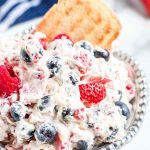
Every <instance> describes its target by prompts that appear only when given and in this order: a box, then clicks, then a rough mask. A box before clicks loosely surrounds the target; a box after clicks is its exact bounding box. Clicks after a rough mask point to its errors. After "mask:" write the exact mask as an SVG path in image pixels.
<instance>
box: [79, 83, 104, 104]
mask: <svg viewBox="0 0 150 150" xmlns="http://www.w3.org/2000/svg"><path fill="white" fill-rule="evenodd" d="M79 90H80V99H81V101H82V102H83V103H84V104H85V105H86V106H87V105H89V106H90V104H92V103H94V104H97V103H99V102H100V101H102V100H103V99H104V98H105V97H106V88H105V86H104V84H102V83H101V81H94V82H89V83H86V84H80V85H79Z"/></svg>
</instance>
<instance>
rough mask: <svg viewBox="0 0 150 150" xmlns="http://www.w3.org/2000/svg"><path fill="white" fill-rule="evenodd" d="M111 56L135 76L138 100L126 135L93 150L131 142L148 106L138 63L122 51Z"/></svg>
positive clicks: (29, 30) (32, 29) (31, 28)
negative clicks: (128, 67) (131, 70)
mask: <svg viewBox="0 0 150 150" xmlns="http://www.w3.org/2000/svg"><path fill="white" fill-rule="evenodd" d="M32 31H35V26H32V27H30V28H27V29H25V30H23V31H22V32H20V33H17V34H16V36H19V37H20V36H22V35H24V34H28V33H31V32H32ZM113 55H114V56H115V57H116V58H117V59H119V60H121V61H123V62H125V63H126V64H127V65H129V66H130V67H131V68H132V69H133V71H134V74H135V77H136V79H135V80H136V81H137V82H138V85H139V93H138V94H137V96H138V98H139V104H138V106H137V109H136V112H135V117H134V120H133V122H132V124H130V126H129V128H128V129H127V131H126V132H127V134H126V136H124V138H123V139H121V140H118V141H115V142H113V143H110V144H107V145H104V146H101V147H96V148H94V149H93V150H117V149H120V148H121V147H123V146H124V145H126V144H128V143H129V142H131V141H132V139H133V138H134V137H135V135H136V134H137V133H138V131H139V129H140V127H141V125H142V123H143V121H144V116H145V113H146V107H147V105H148V96H149V95H148V84H147V80H146V76H145V73H144V71H143V70H142V68H141V67H140V65H139V64H138V62H137V61H136V60H135V59H134V58H133V57H132V56H129V55H128V54H126V53H123V52H122V51H115V52H113Z"/></svg>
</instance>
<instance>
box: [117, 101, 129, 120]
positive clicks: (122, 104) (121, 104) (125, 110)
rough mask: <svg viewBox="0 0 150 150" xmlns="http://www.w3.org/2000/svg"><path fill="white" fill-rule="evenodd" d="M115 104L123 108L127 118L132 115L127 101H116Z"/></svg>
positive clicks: (123, 113)
mask: <svg viewBox="0 0 150 150" xmlns="http://www.w3.org/2000/svg"><path fill="white" fill-rule="evenodd" d="M115 105H116V106H118V107H120V108H121V110H122V115H123V116H125V117H126V118H127V119H128V118H129V117H130V110H129V108H128V106H127V105H126V104H125V103H123V102H121V101H116V102H115Z"/></svg>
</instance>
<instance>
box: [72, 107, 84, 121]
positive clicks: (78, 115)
mask: <svg viewBox="0 0 150 150" xmlns="http://www.w3.org/2000/svg"><path fill="white" fill-rule="evenodd" d="M74 117H75V118H76V119H77V120H84V119H85V110H84V108H81V109H76V110H75V112H74Z"/></svg>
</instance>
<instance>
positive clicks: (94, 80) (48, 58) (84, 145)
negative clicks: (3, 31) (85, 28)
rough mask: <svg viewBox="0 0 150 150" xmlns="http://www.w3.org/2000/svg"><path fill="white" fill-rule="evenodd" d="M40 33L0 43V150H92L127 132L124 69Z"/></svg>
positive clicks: (129, 88)
mask: <svg viewBox="0 0 150 150" xmlns="http://www.w3.org/2000/svg"><path fill="white" fill-rule="evenodd" d="M45 38H46V37H45V35H44V34H42V33H40V32H35V33H32V34H26V35H24V36H23V37H16V38H13V39H11V38H10V39H1V41H0V56H1V58H0V144H1V148H0V149H2V150H92V147H93V145H95V144H102V143H111V142H113V141H116V140H119V139H121V138H122V137H123V136H124V135H125V134H126V124H127V119H128V118H129V117H130V113H131V110H132V107H131V104H130V101H131V100H132V99H133V98H134V96H135V87H134V84H133V82H132V81H131V79H130V78H129V72H128V69H127V66H126V65H125V64H124V63H123V62H121V61H119V60H118V59H116V58H115V57H114V56H113V55H112V54H111V53H110V52H109V51H108V50H106V49H103V48H101V47H98V46H95V47H94V46H92V44H91V43H89V42H88V41H79V42H76V43H74V42H73V41H71V40H70V39H69V37H68V36H66V35H63V34H62V35H58V36H57V37H55V38H54V40H53V41H51V42H49V43H47V42H46V41H45Z"/></svg>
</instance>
